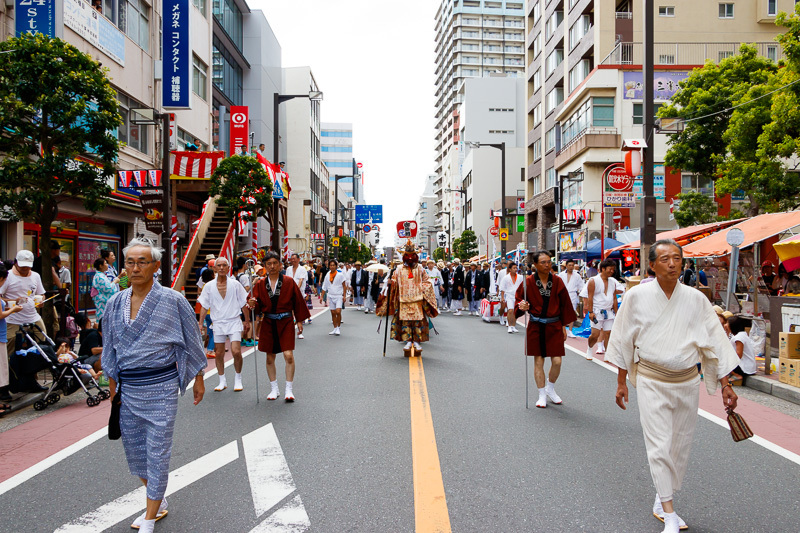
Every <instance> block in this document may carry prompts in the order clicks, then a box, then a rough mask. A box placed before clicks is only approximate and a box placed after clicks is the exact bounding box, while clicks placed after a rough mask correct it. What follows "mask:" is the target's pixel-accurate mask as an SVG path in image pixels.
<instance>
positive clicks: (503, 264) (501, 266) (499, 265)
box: [494, 259, 508, 326]
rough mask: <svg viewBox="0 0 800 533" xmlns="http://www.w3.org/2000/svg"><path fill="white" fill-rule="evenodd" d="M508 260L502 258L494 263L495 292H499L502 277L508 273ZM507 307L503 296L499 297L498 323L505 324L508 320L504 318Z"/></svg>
mask: <svg viewBox="0 0 800 533" xmlns="http://www.w3.org/2000/svg"><path fill="white" fill-rule="evenodd" d="M507 265H508V262H507V261H506V260H505V259H503V260H502V261H497V262H496V263H495V268H496V270H495V276H494V283H495V287H496V288H497V289H496V290H497V292H496V294H498V295H499V294H500V284H501V283H502V282H503V278H504V277H506V274H507V273H508V269H507ZM507 312H508V309H507V308H506V301H505V300H504V299H503V298H500V325H501V326H507V325H508V321H507V320H506V313H507Z"/></svg>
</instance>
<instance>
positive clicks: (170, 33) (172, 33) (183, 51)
mask: <svg viewBox="0 0 800 533" xmlns="http://www.w3.org/2000/svg"><path fill="white" fill-rule="evenodd" d="M163 6H164V8H163V11H162V12H163V17H162V19H163V22H164V27H163V29H162V30H163V31H162V38H163V43H162V44H163V47H162V48H163V50H164V53H163V58H164V60H163V83H162V84H161V85H162V86H163V87H164V93H163V96H162V98H163V102H164V104H163V106H164V107H172V108H175V107H177V108H183V109H191V107H192V106H191V94H192V87H191V83H192V77H191V74H192V71H191V66H192V64H191V55H192V50H191V47H190V46H189V15H190V14H191V6H190V5H189V0H164V4H163Z"/></svg>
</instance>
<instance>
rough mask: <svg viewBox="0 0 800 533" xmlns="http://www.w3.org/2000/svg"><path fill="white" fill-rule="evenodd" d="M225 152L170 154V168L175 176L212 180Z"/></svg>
mask: <svg viewBox="0 0 800 533" xmlns="http://www.w3.org/2000/svg"><path fill="white" fill-rule="evenodd" d="M224 157H225V152H170V168H171V169H172V174H173V175H174V176H181V177H184V178H205V179H209V178H211V174H213V172H214V170H215V169H216V168H217V165H218V164H219V162H220V161H222V159H223V158H224Z"/></svg>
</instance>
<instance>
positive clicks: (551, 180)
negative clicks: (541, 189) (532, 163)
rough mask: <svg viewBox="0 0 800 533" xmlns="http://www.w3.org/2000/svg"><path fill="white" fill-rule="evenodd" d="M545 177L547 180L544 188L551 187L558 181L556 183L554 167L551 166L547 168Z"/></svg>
mask: <svg viewBox="0 0 800 533" xmlns="http://www.w3.org/2000/svg"><path fill="white" fill-rule="evenodd" d="M545 179H546V180H547V184H546V185H545V188H546V189H552V188H553V187H555V186H556V185H558V183H556V182H557V181H558V180H556V169H555V168H553V167H550V168H548V169H547V171H546V172H545Z"/></svg>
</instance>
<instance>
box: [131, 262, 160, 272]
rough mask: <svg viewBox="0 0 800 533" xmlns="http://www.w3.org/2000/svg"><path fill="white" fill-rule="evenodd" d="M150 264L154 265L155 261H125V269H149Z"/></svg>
mask: <svg viewBox="0 0 800 533" xmlns="http://www.w3.org/2000/svg"><path fill="white" fill-rule="evenodd" d="M150 263H154V261H125V268H130V269H131V270H133V268H134V267H139V268H142V269H144V268H147V267H148V266H149V265H150Z"/></svg>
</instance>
